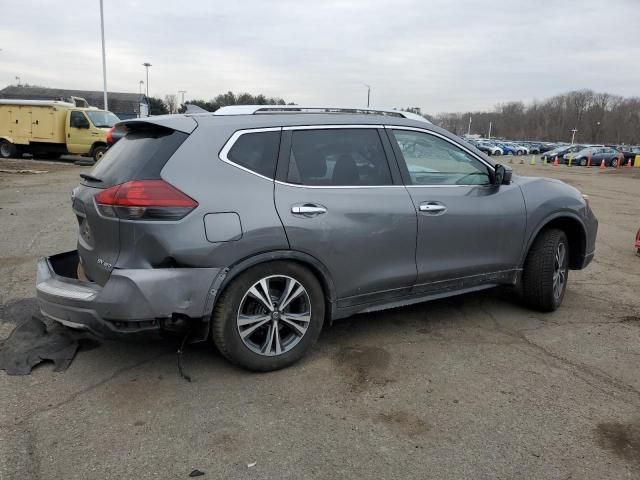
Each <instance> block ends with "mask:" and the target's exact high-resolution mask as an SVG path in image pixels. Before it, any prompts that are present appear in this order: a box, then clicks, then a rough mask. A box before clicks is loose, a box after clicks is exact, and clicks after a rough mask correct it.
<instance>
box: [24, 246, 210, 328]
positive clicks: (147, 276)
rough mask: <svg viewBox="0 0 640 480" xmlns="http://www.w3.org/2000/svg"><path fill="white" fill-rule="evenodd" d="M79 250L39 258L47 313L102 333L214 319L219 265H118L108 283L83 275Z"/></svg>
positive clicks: (40, 289) (39, 293)
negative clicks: (213, 298)
mask: <svg viewBox="0 0 640 480" xmlns="http://www.w3.org/2000/svg"><path fill="white" fill-rule="evenodd" d="M78 262H79V259H78V252H77V251H72V252H66V253H61V254H58V255H53V256H51V257H43V258H40V259H39V260H38V264H37V280H36V291H37V300H38V305H39V307H40V311H41V312H42V314H43V315H44V316H45V317H47V318H50V319H52V320H55V321H57V322H60V323H62V324H64V325H66V326H68V327H71V328H77V329H83V330H89V331H91V332H93V333H96V334H98V335H101V336H119V335H126V334H140V333H145V332H154V331H159V330H160V329H162V328H165V327H166V326H167V325H169V324H170V323H171V322H172V321H173V320H175V319H176V318H185V317H188V318H189V319H198V320H200V319H203V318H204V319H208V318H209V315H210V314H211V310H212V306H213V305H212V303H213V302H212V301H211V298H210V294H209V292H210V291H211V286H212V283H213V281H214V279H215V278H216V276H217V275H218V273H219V271H220V269H218V268H156V269H154V268H148V269H114V270H113V271H112V272H111V276H110V277H109V280H107V283H106V284H105V285H104V286H101V285H99V284H97V283H94V282H88V281H82V280H79V279H78V278H77V267H78Z"/></svg>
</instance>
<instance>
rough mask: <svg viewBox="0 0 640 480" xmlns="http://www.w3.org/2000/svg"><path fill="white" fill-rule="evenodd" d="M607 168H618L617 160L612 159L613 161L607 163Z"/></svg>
mask: <svg viewBox="0 0 640 480" xmlns="http://www.w3.org/2000/svg"><path fill="white" fill-rule="evenodd" d="M609 166H610V167H613V168H615V167H617V166H618V159H617V158H614V159H613V160H611V163H609Z"/></svg>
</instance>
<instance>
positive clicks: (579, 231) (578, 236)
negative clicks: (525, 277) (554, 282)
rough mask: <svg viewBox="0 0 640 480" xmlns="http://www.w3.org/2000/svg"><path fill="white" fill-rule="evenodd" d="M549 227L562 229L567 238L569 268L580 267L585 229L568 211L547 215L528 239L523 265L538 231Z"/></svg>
mask: <svg viewBox="0 0 640 480" xmlns="http://www.w3.org/2000/svg"><path fill="white" fill-rule="evenodd" d="M551 228H557V229H558V230H562V231H563V232H564V233H565V235H566V236H567V239H568V240H569V268H570V269H572V270H579V269H580V268H582V262H583V259H584V255H585V253H586V249H587V231H586V229H585V227H584V224H583V223H582V221H581V220H580V219H579V217H578V216H577V215H575V214H573V213H570V212H560V213H558V214H556V215H554V216H552V217H548V218H546V219H545V220H544V221H543V222H542V223H541V224H540V225H539V226H538V227H537V229H536V230H535V231H534V233H533V234H532V235H531V237H530V239H529V243H528V244H527V248H526V251H525V255H524V257H523V259H522V264H523V265H524V262H525V260H526V258H527V256H528V255H529V251H530V250H531V247H532V246H533V243H534V242H535V240H536V239H537V238H538V236H539V235H540V233H542V232H543V231H545V230H549V229H551Z"/></svg>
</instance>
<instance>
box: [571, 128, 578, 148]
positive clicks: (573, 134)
mask: <svg viewBox="0 0 640 480" xmlns="http://www.w3.org/2000/svg"><path fill="white" fill-rule="evenodd" d="M571 131H572V132H573V133H572V135H571V145H573V141H574V140H575V139H576V132H577V131H578V129H577V128H574V129H573V130H571Z"/></svg>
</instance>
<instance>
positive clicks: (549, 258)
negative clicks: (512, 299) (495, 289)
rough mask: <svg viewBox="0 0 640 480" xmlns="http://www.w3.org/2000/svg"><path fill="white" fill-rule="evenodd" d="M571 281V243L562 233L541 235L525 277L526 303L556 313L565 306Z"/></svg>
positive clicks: (524, 294) (537, 240) (551, 232)
mask: <svg viewBox="0 0 640 480" xmlns="http://www.w3.org/2000/svg"><path fill="white" fill-rule="evenodd" d="M568 279H569V242H568V240H567V235H566V234H565V233H564V232H563V231H562V230H557V229H550V230H545V231H543V232H541V233H540V234H539V235H538V237H537V238H536V239H535V241H534V242H533V245H532V247H531V249H530V250H529V254H528V255H527V259H526V261H525V264H524V271H523V274H522V294H523V299H524V302H525V303H526V304H527V305H528V306H529V307H530V308H533V309H535V310H539V311H541V312H553V311H554V310H557V309H558V307H559V306H560V305H561V304H562V299H563V298H564V294H565V291H566V289H567V280H568Z"/></svg>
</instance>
